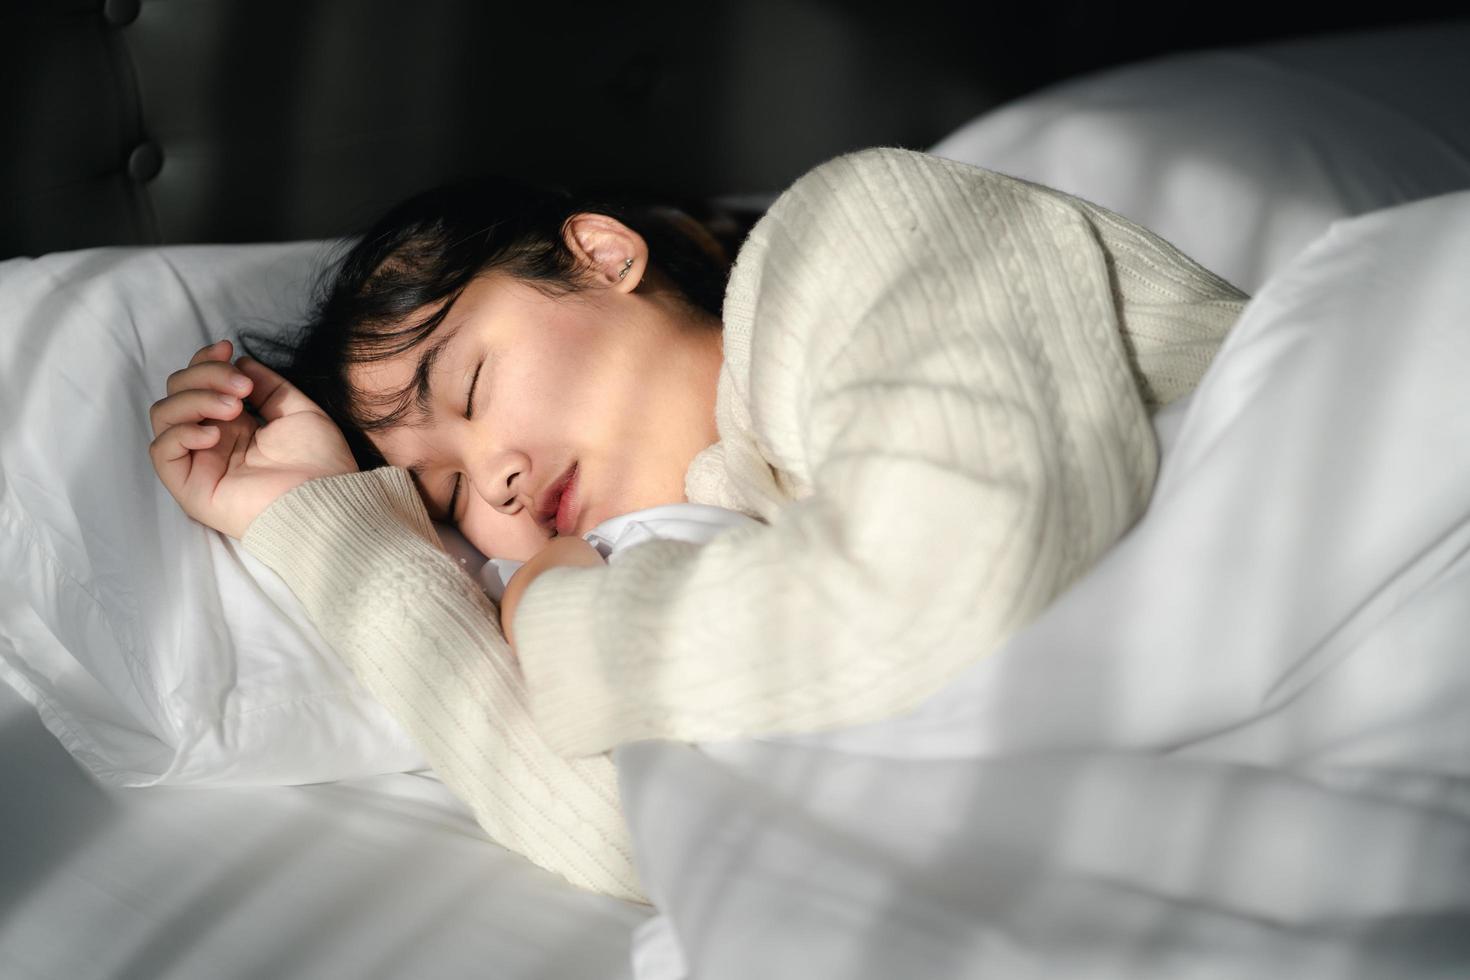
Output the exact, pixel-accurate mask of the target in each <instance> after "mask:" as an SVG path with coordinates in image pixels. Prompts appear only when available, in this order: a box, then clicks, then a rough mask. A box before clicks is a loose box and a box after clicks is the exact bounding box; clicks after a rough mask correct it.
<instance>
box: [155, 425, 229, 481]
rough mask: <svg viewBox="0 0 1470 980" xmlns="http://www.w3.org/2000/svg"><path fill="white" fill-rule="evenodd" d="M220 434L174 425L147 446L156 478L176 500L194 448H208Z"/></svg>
mask: <svg viewBox="0 0 1470 980" xmlns="http://www.w3.org/2000/svg"><path fill="white" fill-rule="evenodd" d="M219 439H220V431H219V429H218V428H216V427H214V426H212V425H210V426H206V425H188V424H186V425H174V426H170V427H169V428H167V429H165V430H164V431H163V432H162V433H160V434H159V436H158V437H157V438H155V439H154V440H153V441H152V442H151V443H149V445H148V455H149V457H150V458H151V459H152V460H153V468H154V469H155V470H157V471H158V477H159V479H161V480H162V481H163V485H164V486H165V487H167V488H168V490H169V492H170V493H172V494H173V495H174V496H175V497H176V498H177V497H181V496H182V493H183V488H184V484H185V483H187V482H188V479H189V471H190V469H191V468H192V463H193V460H192V458H191V454H192V453H193V452H194V450H196V449H209V448H210V447H212V446H214V445H215V444H216V443H218V442H219Z"/></svg>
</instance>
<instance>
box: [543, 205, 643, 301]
mask: <svg viewBox="0 0 1470 980" xmlns="http://www.w3.org/2000/svg"><path fill="white" fill-rule="evenodd" d="M564 234H565V235H566V243H567V248H569V249H571V251H572V254H573V255H575V256H576V257H577V261H578V262H579V263H580V264H581V265H582V266H583V267H584V268H586V269H587V270H588V271H589V272H590V273H591V274H592V276H593V278H594V280H595V281H596V282H597V284H598V285H600V286H605V287H607V288H609V289H616V290H617V291H618V292H622V293H631V292H632V291H633V290H634V289H636V288H637V286H638V283H640V282H641V281H642V280H643V273H644V272H645V271H646V270H647V269H648V243H647V242H645V241H644V240H643V236H642V235H640V234H638V233H637V232H636V231H634V230H633V229H632V228H629V227H628V226H627V225H625V224H623V223H622V222H621V221H619V220H618V219H617V218H614V217H611V216H609V215H606V214H596V213H594V212H590V211H583V212H580V213H578V214H574V215H572V216H571V217H570V218H568V219H567V224H566V228H565V230H564ZM629 259H632V260H633V261H632V264H631V265H630V264H629V263H628V260H629ZM624 270H627V271H624Z"/></svg>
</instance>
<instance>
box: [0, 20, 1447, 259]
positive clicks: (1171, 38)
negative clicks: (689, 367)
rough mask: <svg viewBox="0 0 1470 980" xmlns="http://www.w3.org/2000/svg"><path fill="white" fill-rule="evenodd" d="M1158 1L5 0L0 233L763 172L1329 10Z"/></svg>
mask: <svg viewBox="0 0 1470 980" xmlns="http://www.w3.org/2000/svg"><path fill="white" fill-rule="evenodd" d="M1175 6H1176V5H1174V4H1170V5H1169V6H1167V7H1166V6H1165V4H1164V3H1163V2H1162V0H1158V2H1155V3H1146V4H1142V5H1138V4H1128V5H1124V4H1118V5H1117V6H1113V5H1109V4H1106V3H1103V4H1098V3H1095V2H1087V0H1063V2H1059V3H1053V4H1051V5H1050V6H1038V5H1030V6H1028V5H1017V4H1006V5H1004V6H1003V7H1001V8H1000V9H987V7H986V5H984V4H980V3H974V2H966V3H960V2H954V0H902V2H897V3H894V2H881V3H880V2H877V0H856V2H836V0H831V2H820V0H708V2H704V0H678V2H669V0H657V2H638V0H628V2H614V3H599V4H585V3H566V2H556V0H542V2H535V0H528V2H517V3H493V2H485V0H105V2H103V0H0V80H3V82H4V86H3V89H0V98H3V99H4V100H5V101H6V102H7V103H8V104H7V105H6V106H5V108H4V111H3V112H0V153H3V157H0V193H3V198H0V201H3V204H0V258H3V257H6V256H10V255H17V254H30V255H35V254H41V253H44V252H48V251H56V250H61V249H70V248H79V247H84V246H89V245H98V244H139V243H162V242H198V241H216V242H218V241H262V240H285V239H300V238H316V237H326V236H333V235H338V234H344V233H347V232H350V231H353V230H355V229H359V228H360V227H362V226H363V224H364V223H365V222H367V221H368V220H370V219H371V218H372V217H373V216H374V215H375V214H376V213H377V212H378V211H380V210H381V209H382V208H383V207H385V206H386V205H387V204H389V203H391V202H393V201H394V200H397V199H399V198H401V197H403V196H404V195H406V194H408V193H410V192H412V191H414V190H417V189H420V188H422V187H425V186H427V185H430V184H433V183H436V182H439V181H442V180H445V179H448V178H451V177H455V176H459V175H462V174H465V173H469V172H473V171H484V170H498V171H502V172H506V173H511V174H515V175H518V176H529V177H540V178H545V179H550V180H554V181H559V182H563V183H570V184H580V185H598V186H605V187H614V188H618V189H622V190H644V191H650V192H654V193H657V194H658V195H660V196H661V197H663V198H664V199H666V200H668V201H670V203H680V202H683V201H695V200H708V199H709V198H711V197H715V196H718V195H725V194H738V193H757V194H758V193H762V192H773V191H777V190H779V189H780V188H782V187H783V186H785V185H786V184H787V183H789V182H790V181H791V180H792V179H793V178H795V177H796V176H798V175H799V174H800V173H801V172H802V171H804V170H805V169H807V168H808V167H810V166H812V165H814V164H816V163H818V162H820V161H821V160H824V159H826V158H828V157H830V156H833V155H835V154H837V153H840V152H843V151H845V150H849V149H854V148H857V147H861V146H868V145H873V144H879V143H883V144H890V145H903V146H913V147H923V146H927V145H929V144H931V143H933V142H934V141H935V140H937V139H938V138H940V137H941V136H943V135H944V134H945V133H947V132H948V131H949V130H950V129H952V128H954V127H955V126H957V125H959V124H960V123H962V122H964V121H965V120H966V119H969V118H971V117H972V116H974V115H976V114H978V113H979V112H981V111H982V110H984V109H986V108H988V107H990V106H993V105H995V104H998V103H999V102H1001V101H1004V100H1005V99H1008V98H1011V97H1013V96H1015V95H1018V94H1021V93H1023V92H1025V91H1029V90H1031V89H1034V88H1037V87H1039V86H1041V85H1044V84H1046V83H1047V82H1049V81H1053V80H1056V79H1059V78H1062V77H1066V76H1069V75H1072V74H1076V73H1077V72H1079V71H1084V70H1087V69H1091V68H1097V67H1102V66H1104V65H1106V64H1110V63H1116V62H1120V61H1124V60H1131V59H1133V58H1137V57H1142V56H1145V55H1148V54H1153V53H1159V52H1163V51H1168V50H1173V49H1178V48H1181V47H1190V46H1195V47H1199V46H1209V45H1211V44H1213V43H1234V42H1238V41H1241V40H1246V39H1250V38H1253V37H1261V36H1265V35H1266V33H1268V32H1269V33H1277V34H1286V33H1292V32H1293V31H1295V32H1302V31H1304V30H1309V29H1317V28H1321V27H1329V26H1344V24H1346V23H1347V22H1344V21H1342V20H1341V19H1340V18H1341V16H1343V15H1341V14H1339V15H1338V17H1339V20H1338V21H1337V22H1336V24H1335V25H1333V24H1320V23H1319V22H1318V21H1317V20H1316V19H1315V18H1314V17H1313V18H1310V19H1309V18H1307V17H1306V16H1305V15H1304V16H1301V17H1297V18H1296V19H1295V20H1293V18H1292V17H1291V16H1289V15H1286V16H1283V14H1282V13H1281V11H1280V5H1279V4H1276V5H1272V8H1271V10H1272V13H1271V16H1270V17H1269V18H1266V17H1261V18H1255V20H1258V21H1260V24H1257V25H1256V26H1255V27H1254V29H1253V28H1252V27H1250V26H1249V25H1250V23H1251V20H1252V19H1251V18H1250V17H1248V16H1247V17H1241V11H1240V10H1239V9H1236V8H1232V10H1231V15H1232V17H1235V18H1239V21H1240V23H1238V24H1237V25H1236V28H1235V31H1234V33H1233V34H1232V33H1228V32H1224V33H1222V29H1221V28H1220V27H1219V26H1218V21H1215V22H1214V23H1215V26H1213V27H1211V28H1209V30H1212V31H1214V33H1202V31H1203V29H1197V30H1195V33H1190V29H1187V28H1185V27H1183V26H1181V25H1182V24H1183V21H1182V20H1178V19H1171V18H1168V17H1161V12H1162V11H1165V10H1169V11H1172V10H1174V9H1175ZM1415 12H1416V11H1415V10H1407V11H1406V10H1403V9H1402V5H1400V9H1396V11H1395V16H1397V17H1399V18H1400V19H1410V18H1411V15H1413V14H1414V13H1415ZM1420 12H1421V13H1432V11H1427V12H1426V11H1420ZM1382 19H1384V18H1383V17H1380V20H1382ZM1176 21H1177V22H1176ZM1242 24H1244V25H1247V26H1245V27H1243V28H1242V26H1241V25H1242ZM1347 26H1351V25H1350V24H1347Z"/></svg>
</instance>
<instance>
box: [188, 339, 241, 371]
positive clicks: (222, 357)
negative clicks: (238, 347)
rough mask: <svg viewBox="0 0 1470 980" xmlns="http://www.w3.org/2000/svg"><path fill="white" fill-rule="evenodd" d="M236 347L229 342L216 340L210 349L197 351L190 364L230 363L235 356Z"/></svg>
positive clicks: (204, 348) (202, 348) (205, 348)
mask: <svg viewBox="0 0 1470 980" xmlns="http://www.w3.org/2000/svg"><path fill="white" fill-rule="evenodd" d="M234 353H235V347H234V345H233V344H231V343H230V342H229V341H228V340H216V341H215V342H214V343H212V344H210V345H209V346H208V347H201V348H199V350H197V351H195V353H194V356H193V357H191V358H190V359H189V364H190V365H191V366H192V365H195V364H199V363H200V362H202V361H228V360H229V359H230V358H231V357H233V356H234Z"/></svg>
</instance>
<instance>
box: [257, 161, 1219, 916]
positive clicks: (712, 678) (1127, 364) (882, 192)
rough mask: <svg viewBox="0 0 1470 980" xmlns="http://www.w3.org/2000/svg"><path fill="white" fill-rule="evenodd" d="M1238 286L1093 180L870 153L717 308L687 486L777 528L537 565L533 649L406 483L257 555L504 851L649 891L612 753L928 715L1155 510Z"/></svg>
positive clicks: (379, 474) (326, 483) (280, 532)
mask: <svg viewBox="0 0 1470 980" xmlns="http://www.w3.org/2000/svg"><path fill="white" fill-rule="evenodd" d="M1244 298H1245V297H1244V296H1243V295H1242V294H1241V293H1240V292H1239V291H1237V290H1235V289H1234V288H1233V287H1231V286H1229V285H1228V284H1227V283H1225V282H1223V281H1222V280H1220V279H1219V278H1217V277H1215V276H1213V275H1211V274H1210V273H1208V272H1207V271H1205V270H1204V269H1202V268H1201V267H1199V266H1198V265H1197V264H1195V263H1193V262H1191V261H1190V260H1189V259H1187V258H1186V257H1184V256H1183V255H1180V254H1179V253H1178V252H1177V251H1175V250H1174V249H1173V248H1171V247H1170V246H1169V245H1168V244H1167V243H1165V242H1163V241H1161V240H1159V239H1158V238H1156V237H1154V236H1152V235H1150V234H1149V233H1148V232H1146V231H1143V230H1142V229H1140V228H1137V227H1136V226H1134V225H1132V224H1130V223H1128V222H1126V221H1124V220H1123V219H1121V218H1119V217H1117V216H1115V215H1112V214H1110V213H1108V212H1106V211H1103V210H1101V209H1099V208H1096V207H1094V206H1092V205H1089V204H1087V203H1085V202H1082V201H1079V200H1077V199H1075V198H1071V197H1068V196H1066V195H1062V194H1059V193H1057V192H1054V191H1050V190H1047V189H1045V188H1041V187H1038V186H1035V185H1031V184H1027V183H1025V182H1022V181H1017V180H1014V179H1011V178H1008V177H1003V176H1001V175H998V174H993V173H990V172H987V171H984V170H979V169H976V168H973V167H969V166H965V165H963V164H958V163H954V162H951V161H947V160H942V159H939V158H936V157H930V156H926V155H924V154H919V153H913V152H909V151H905V150H897V149H877V150H868V151H864V152H861V153H856V154H851V155H848V156H844V157H840V158H838V159H836V160H833V161H830V162H829V163H826V164H824V165H822V166H820V167H818V168H816V169H815V170H813V171H811V172H810V173H808V174H807V175H806V176H804V177H802V178H801V179H800V180H799V181H797V182H796V183H795V184H794V185H793V186H792V187H791V188H790V189H789V190H787V191H786V192H785V193H784V194H783V195H782V196H781V197H780V198H779V199H778V200H777V201H776V203H775V204H774V205H773V206H772V208H771V209H770V211H769V212H768V213H767V214H766V216H765V217H764V218H762V220H761V221H760V222H759V223H758V224H757V225H756V227H755V229H754V230H753V231H752V232H751V235H750V237H749V239H748V240H747V241H746V243H745V245H744V246H743V247H742V249H741V251H740V255H739V257H738V259H737V261H736V264H735V268H734V270H733V272H732V275H731V279H730V284H729V288H728V291H727V293H726V297H725V306H724V310H723V319H724V357H725V363H724V366H723V369H722V371H721V373H720V378H719V388H718V396H717V403H716V421H717V424H718V430H719V435H720V440H719V442H718V443H716V444H715V445H713V446H711V447H709V448H708V449H706V450H705V451H704V452H703V453H701V454H700V455H699V456H698V457H697V458H696V459H695V460H694V462H693V465H691V467H690V469H689V472H688V474H687V477H686V493H687V496H688V499H689V500H691V501H693V502H696V503H706V504H713V505H716V506H722V507H729V508H732V509H735V510H740V511H742V512H744V513H747V514H750V515H751V516H753V517H756V518H758V519H759V520H760V521H762V522H763V523H761V524H758V525H752V526H750V527H743V528H736V529H734V530H731V531H728V532H725V533H722V534H721V535H720V536H719V537H717V538H716V539H715V540H713V541H712V542H710V543H708V544H706V545H702V546H701V545H694V544H689V543H685V542H679V541H654V542H649V543H647V544H644V545H640V546H638V547H637V548H634V549H631V550H630V551H629V552H628V553H627V554H626V555H624V556H622V560H621V561H620V562H619V563H618V565H617V566H616V567H610V568H596V569H586V568H560V569H553V570H551V571H548V572H546V573H545V574H543V575H542V576H541V577H539V578H538V579H537V580H536V582H535V583H534V584H533V586H532V587H531V588H530V589H528V590H527V592H526V594H525V596H524V597H523V600H522V603H521V606H520V610H519V612H518V614H517V620H516V629H517V632H518V637H519V645H520V654H521V661H520V664H519V665H518V664H517V663H516V661H515V660H514V659H513V658H512V657H511V656H510V653H509V650H508V648H507V647H506V644H505V641H504V639H503V638H502V637H501V635H500V633H499V630H498V626H497V621H498V617H497V615H496V612H495V610H494V608H493V607H492V606H491V604H490V602H489V600H488V599H486V597H485V596H484V594H483V593H481V592H480V591H479V589H478V588H477V587H476V586H475V584H474V583H473V582H472V581H471V580H470V578H469V577H468V576H466V575H465V574H464V573H463V572H462V571H461V570H460V569H459V568H458V567H457V565H456V563H455V562H453V561H451V560H450V559H449V558H448V557H447V556H445V555H444V554H443V553H442V552H440V551H439V550H438V548H437V547H436V545H435V543H434V542H435V538H434V535H433V531H432V527H431V525H430V523H429V520H428V518H427V516H426V514H425V512H424V510H423V506H422V504H421V503H420V501H419V498H418V496H417V495H416V493H415V492H414V489H413V486H412V483H411V482H410V480H409V478H408V476H407V474H406V472H405V471H403V470H401V469H395V468H384V469H379V470H375V471H372V472H369V473H361V474H352V475H348V476H342V477H333V478H330V479H325V480H317V481H313V482H312V483H309V484H307V485H305V486H303V487H300V488H298V489H297V490H295V491H292V492H291V493H290V494H287V495H286V496H285V497H283V498H282V499H281V500H279V501H277V502H276V503H275V504H273V505H272V506H271V507H270V508H269V509H268V510H267V511H266V512H265V513H264V514H262V515H261V516H260V517H259V518H258V519H257V520H256V521H255V522H254V523H253V524H252V525H251V526H250V528H249V530H248V531H247V533H246V535H245V538H244V544H245V546H246V547H247V549H249V550H250V552H251V553H252V554H255V555H256V556H257V557H259V558H261V559H262V560H264V561H265V562H266V563H267V564H269V565H270V566H271V567H272V568H273V569H275V570H276V571H277V572H278V573H279V574H280V575H281V576H282V578H284V579H285V580H286V582H287V583H288V584H289V585H290V586H291V588H292V589H293V591H294V592H295V593H296V594H297V596H298V597H300V598H301V600H302V602H303V603H304V605H305V606H306V608H307V610H308V612H309V613H310V615H311V616H312V617H313V620H314V622H316V624H317V625H318V627H319V628H320V629H321V631H322V633H323V634H324V635H325V636H326V638H327V639H328V640H329V641H330V642H331V644H332V645H333V647H334V648H335V649H336V650H337V651H338V652H339V653H340V654H341V655H342V656H343V657H344V659H345V660H346V661H347V663H348V664H349V665H350V666H351V668H352V669H353V671H354V672H355V673H356V675H357V676H358V677H360V678H361V679H362V681H363V683H364V684H365V685H366V686H367V687H368V689H369V690H370V691H372V692H373V694H374V695H375V696H376V697H378V698H379V699H380V700H382V701H383V703H384V704H385V705H386V706H387V707H388V708H389V709H390V710H391V711H392V712H393V713H394V715H395V716H396V717H398V718H399V719H400V721H401V722H402V723H403V724H404V726H405V728H406V729H407V730H408V731H409V733H410V734H411V735H412V736H413V737H414V738H415V739H416V740H417V741H418V742H419V744H420V745H421V746H422V748H423V749H424V752H425V754H426V756H427V758H428V759H429V760H430V762H431V763H432V765H433V766H434V768H435V770H436V771H437V772H438V773H439V775H440V776H441V778H443V779H444V781H445V782H446V784H448V785H449V786H450V788H451V789H453V790H454V791H455V792H456V793H457V794H458V795H459V796H460V797H462V798H463V799H465V800H466V801H467V802H468V803H469V804H470V805H471V806H472V807H473V809H474V811H475V814H476V816H477V818H478V819H479V821H480V823H481V825H482V826H483V827H484V828H485V830H486V832H487V833H488V834H489V835H490V836H491V837H492V838H493V839H495V840H497V841H499V842H500V843H502V844H504V845H505V846H507V847H509V848H511V849H513V850H516V851H519V852H520V853H522V854H525V855H526V856H527V857H529V858H530V859H531V860H533V861H535V862H536V863H538V864H540V865H542V866H543V867H546V868H549V869H551V870H553V871H556V872H558V873H559V874H561V875H563V876H565V877H566V878H568V879H569V880H571V881H573V882H575V883H576V884H578V885H581V886H583V887H587V888H591V889H594V890H597V891H602V892H606V893H609V894H613V895H619V896H623V897H628V898H635V899H636V898H641V891H640V889H639V886H638V882H637V876H636V873H635V872H634V869H633V866H632V857H631V850H630V847H629V838H628V835H627V829H626V827H625V825H624V823H623V820H622V817H621V813H620V810H619V806H618V799H617V785H616V777H615V773H614V770H613V767H612V763H611V761H610V759H609V756H608V755H607V754H606V753H607V751H608V750H609V749H611V748H612V747H613V746H615V745H617V744H619V743H622V742H627V741H633V740H637V739H646V738H667V739H677V740H682V741H700V740H709V739H723V738H733V737H738V736H743V735H757V734H774V733H782V732H796V731H809V730H815V729H819V728H829V727H833V726H839V725H847V724H855V723H861V722H866V721H871V720H875V719H878V718H881V717H886V716H890V715H893V714H896V713H899V712H902V711H903V710H905V709H907V708H910V707H913V706H915V705H916V704H917V703H918V702H920V701H921V700H923V699H924V698H925V697H926V696H928V695H929V694H931V693H933V692H934V691H936V690H937V689H938V688H939V687H940V686H942V685H943V684H944V683H945V681H946V680H948V679H949V678H951V677H953V676H954V675H955V674H956V673H957V672H959V671H960V670H961V669H963V668H964V667H965V666H966V665H968V664H970V663H972V662H974V661H975V660H976V659H978V658H979V657H982V656H984V655H985V654H986V653H987V652H989V651H991V650H993V649H995V648H996V647H997V646H998V645H999V644H1000V643H1001V642H1002V641H1003V640H1004V639H1005V638H1006V637H1007V636H1009V635H1010V634H1011V633H1012V632H1014V631H1015V630H1016V629H1017V628H1018V627H1020V626H1022V625H1024V624H1025V623H1026V622H1027V621H1029V620H1030V619H1032V618H1033V617H1035V615H1036V614H1037V613H1038V612H1040V611H1041V610H1042V609H1043V608H1044V607H1045V606H1046V605H1047V604H1048V603H1049V602H1050V601H1051V600H1052V599H1053V598H1054V597H1055V596H1056V595H1057V594H1058V593H1059V592H1060V591H1061V590H1062V589H1063V588H1065V587H1066V586H1067V585H1068V584H1069V583H1070V582H1072V581H1073V580H1074V579H1075V578H1076V577H1077V576H1078V575H1080V574H1081V573H1082V572H1083V571H1085V570H1086V569H1087V568H1088V567H1089V566H1090V565H1091V564H1092V563H1093V562H1094V561H1095V560H1096V559H1097V557H1098V556H1099V555H1101V554H1102V552H1103V551H1104V550H1105V549H1106V548H1107V547H1108V546H1109V545H1111V544H1112V543H1113V542H1114V541H1116V540H1117V538H1118V537H1119V536H1120V535H1121V534H1122V533H1123V532H1124V531H1125V530H1126V529H1127V528H1128V527H1129V526H1130V525H1131V524H1132V523H1133V522H1134V521H1135V520H1136V519H1137V517H1138V516H1139V514H1140V513H1141V512H1142V510H1143V507H1144V505H1145V503H1146V502H1147V499H1148V496H1149V492H1150V490H1151V487H1152V484H1153V480H1154V475H1155V469H1156V465H1157V450H1156V447H1155V444H1154V440H1153V435H1152V431H1151V429H1150V426H1149V417H1148V412H1149V409H1150V408H1152V407H1154V406H1156V405H1160V404H1163V403H1166V402H1167V401H1169V400H1171V399H1172V398H1173V397H1176V396H1177V395H1179V394H1181V393H1183V392H1186V391H1188V390H1189V389H1190V388H1192V387H1193V385H1194V384H1195V382H1196V381H1197V380H1198V379H1199V377H1200V375H1201V374H1202V373H1203V371H1204V369H1205V368H1206V367H1207V366H1208V364H1209V362H1210V359H1211V358H1212V356H1213V354H1214V351H1215V349H1216V347H1217V346H1218V344H1219V341H1220V339H1221V338H1222V337H1223V335H1224V333H1225V332H1226V330H1228V329H1229V327H1230V325H1231V324H1232V323H1233V322H1234V321H1235V319H1236V318H1237V316H1238V315H1239V313H1240V309H1241V307H1242V305H1243V301H1244Z"/></svg>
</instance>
